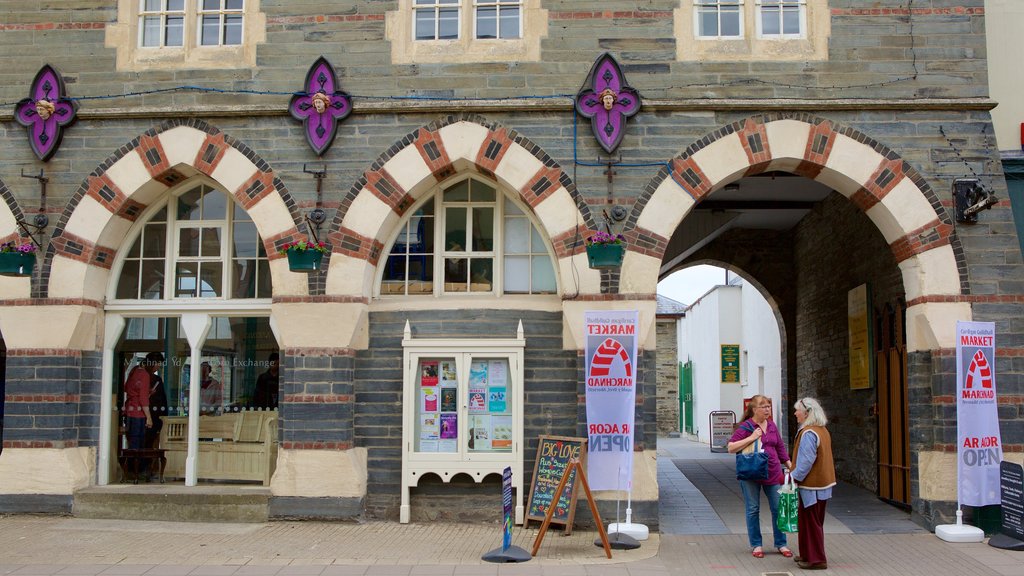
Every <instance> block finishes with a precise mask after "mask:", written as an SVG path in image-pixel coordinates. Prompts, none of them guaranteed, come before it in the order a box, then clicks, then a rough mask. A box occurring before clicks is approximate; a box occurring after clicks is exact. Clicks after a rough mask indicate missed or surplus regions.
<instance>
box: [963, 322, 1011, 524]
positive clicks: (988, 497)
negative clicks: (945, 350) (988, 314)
mask: <svg viewBox="0 0 1024 576" xmlns="http://www.w3.org/2000/svg"><path fill="white" fill-rule="evenodd" d="M995 332H996V327H995V323H993V322H957V323H956V422H957V425H956V427H957V480H958V482H957V483H958V484H959V487H958V490H959V491H958V493H957V497H958V499H959V501H960V504H961V505H967V506H990V505H994V504H999V502H1000V489H999V463H1000V462H1002V460H1003V449H1002V446H1001V444H1000V440H999V413H998V409H997V407H996V374H995V366H996V362H995V360H996V343H995V340H996V338H995Z"/></svg>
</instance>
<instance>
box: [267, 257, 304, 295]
mask: <svg viewBox="0 0 1024 576" xmlns="http://www.w3.org/2000/svg"><path fill="white" fill-rule="evenodd" d="M270 281H271V282H272V283H273V285H274V296H306V295H308V294H309V274H308V273H306V272H292V271H291V270H289V269H288V259H287V258H277V259H275V260H271V261H270Z"/></svg>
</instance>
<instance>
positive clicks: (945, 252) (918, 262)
mask: <svg viewBox="0 0 1024 576" xmlns="http://www.w3.org/2000/svg"><path fill="white" fill-rule="evenodd" d="M898 266H899V268H900V272H901V273H902V275H903V291H904V294H905V295H906V299H907V301H908V302H913V301H914V300H917V299H919V298H926V297H928V296H958V295H959V294H960V275H959V274H956V273H955V272H956V270H957V266H956V255H955V254H954V253H953V247H952V246H950V245H949V244H943V245H940V246H936V247H935V248H932V249H931V250H927V251H925V252H921V253H919V254H915V255H913V256H911V257H910V258H907V259H906V260H904V261H902V262H900V263H899V264H898Z"/></svg>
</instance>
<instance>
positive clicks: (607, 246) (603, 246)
mask: <svg viewBox="0 0 1024 576" xmlns="http://www.w3.org/2000/svg"><path fill="white" fill-rule="evenodd" d="M625 254H626V238H625V236H623V235H622V234H611V233H610V232H596V233H595V234H594V235H593V236H591V237H590V238H587V261H588V262H589V263H590V267H591V268H594V269H596V270H606V269H609V268H618V267H620V266H622V257H623V256H624V255H625Z"/></svg>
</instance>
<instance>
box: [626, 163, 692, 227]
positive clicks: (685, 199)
mask: <svg viewBox="0 0 1024 576" xmlns="http://www.w3.org/2000/svg"><path fill="white" fill-rule="evenodd" d="M694 204H696V201H695V200H694V199H693V197H692V196H690V194H689V193H688V192H687V191H686V190H685V189H684V188H683V187H682V186H680V185H679V184H678V183H676V181H675V180H673V179H672V177H671V176H666V177H665V179H664V180H663V181H662V182H661V184H660V185H659V186H658V188H657V190H655V191H654V193H653V194H651V198H650V200H648V201H647V205H646V206H645V207H644V210H643V212H641V213H640V216H639V218H637V221H636V226H637V228H643V229H645V230H650V231H651V232H654V233H655V234H658V235H660V236H664V237H665V238H671V237H672V234H674V233H675V230H676V228H678V227H679V224H680V223H681V222H682V221H683V219H684V218H686V215H687V214H689V213H690V210H692V209H693V206H694Z"/></svg>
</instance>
